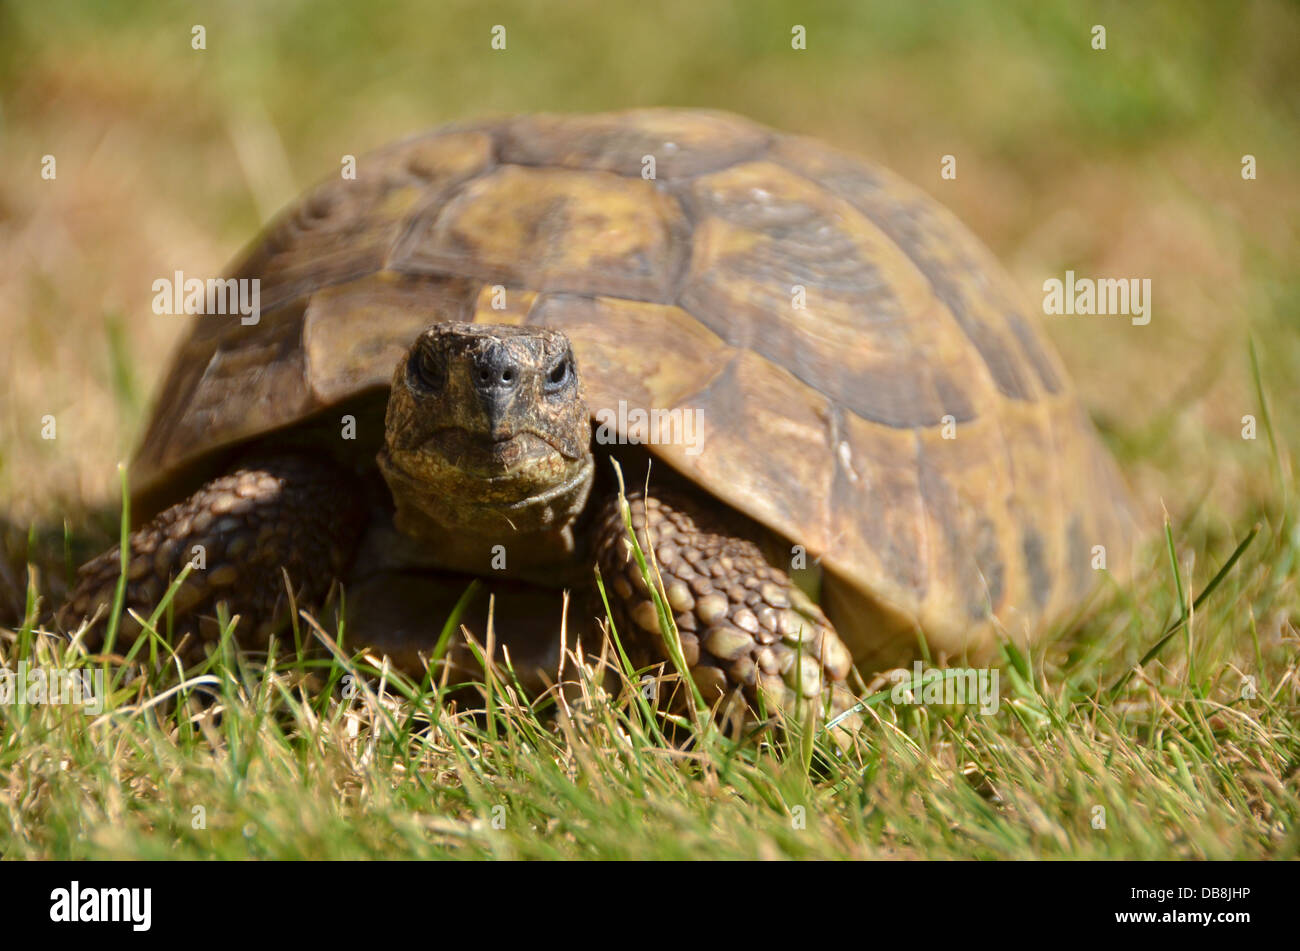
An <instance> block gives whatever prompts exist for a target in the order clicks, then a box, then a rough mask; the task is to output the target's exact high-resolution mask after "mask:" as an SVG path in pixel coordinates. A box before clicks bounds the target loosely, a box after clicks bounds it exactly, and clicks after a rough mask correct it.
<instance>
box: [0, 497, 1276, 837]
mask: <svg viewBox="0 0 1300 951" xmlns="http://www.w3.org/2000/svg"><path fill="white" fill-rule="evenodd" d="M1255 538H1256V535H1255V532H1252V533H1251V534H1250V535H1248V536H1247V537H1246V538H1245V539H1243V540H1242V542H1241V543H1240V544H1239V545H1238V546H1237V547H1236V549H1235V550H1234V551H1232V552H1231V553H1230V554H1228V555H1227V556H1226V558H1225V559H1224V561H1223V564H1222V567H1221V568H1220V569H1219V570H1217V571H1216V572H1215V573H1213V575H1212V577H1211V579H1210V580H1209V581H1208V583H1206V584H1205V586H1204V589H1203V590H1202V591H1201V593H1200V594H1199V595H1198V596H1197V597H1195V598H1191V599H1189V597H1188V596H1187V595H1188V593H1189V592H1190V590H1191V588H1190V585H1191V582H1192V581H1193V580H1195V579H1193V578H1184V577H1183V570H1182V569H1181V568H1180V567H1179V564H1178V561H1179V559H1178V557H1177V554H1176V552H1177V546H1176V545H1175V539H1174V535H1173V534H1172V531H1171V532H1170V534H1169V535H1168V542H1169V547H1168V550H1169V553H1170V561H1169V570H1168V572H1167V574H1166V575H1164V576H1163V577H1161V576H1160V575H1159V574H1157V573H1153V574H1152V575H1151V576H1150V577H1149V578H1147V579H1145V580H1144V581H1142V582H1139V583H1138V585H1137V586H1136V587H1135V588H1133V589H1131V590H1118V589H1115V590H1113V591H1112V592H1111V593H1110V596H1109V598H1110V601H1111V603H1110V604H1108V605H1105V606H1103V607H1101V608H1100V609H1099V610H1098V612H1097V613H1096V615H1095V616H1094V617H1093V618H1092V620H1090V621H1089V622H1088V623H1087V624H1086V625H1085V627H1084V628H1083V630H1082V631H1081V632H1078V633H1077V634H1076V635H1075V636H1074V637H1072V638H1069V639H1067V640H1064V641H1061V642H1058V643H1054V644H1050V645H1048V646H1047V647H1045V648H1043V649H1042V650H1041V651H1038V652H1035V653H1034V654H1032V655H1024V654H1022V653H1020V652H1018V651H1016V650H1015V649H1014V648H1012V647H1010V646H1008V647H1006V648H1005V651H1006V653H1005V657H1004V659H1005V661H1006V662H1005V664H1004V665H1003V668H1002V669H1003V671H1004V675H1005V677H1006V680H1007V686H1006V688H1005V689H1004V690H1003V697H1002V701H1001V704H1000V706H999V709H998V710H997V712H996V713H994V714H993V715H980V714H977V713H976V711H975V710H974V709H973V708H963V707H943V706H932V705H931V706H927V705H910V704H905V703H896V702H894V700H893V699H892V698H891V697H890V691H887V690H886V691H880V692H879V693H877V694H874V695H873V696H871V697H870V698H868V699H867V700H866V702H864V703H863V705H862V713H863V715H864V717H865V725H864V726H863V728H862V729H861V730H860V731H859V732H857V733H856V734H855V735H854V736H853V739H852V742H851V743H850V744H849V746H848V748H847V749H841V748H839V747H838V746H837V745H836V744H835V743H833V742H832V741H830V740H829V739H828V738H827V737H826V735H825V733H824V731H819V732H818V733H817V734H810V733H808V732H807V731H806V730H805V729H804V728H803V727H804V721H802V720H801V719H800V718H798V717H795V718H793V720H792V722H783V721H781V720H780V718H776V719H774V720H773V721H771V722H769V723H767V724H766V726H765V728H761V729H758V730H756V731H753V732H751V733H749V734H747V735H745V736H743V737H741V738H740V739H731V738H729V737H728V736H725V735H723V734H722V733H721V732H720V731H719V730H718V728H717V727H716V726H715V725H714V722H713V721H712V720H711V719H709V718H707V717H696V716H689V715H686V716H682V715H672V714H668V713H662V712H658V711H656V710H655V709H654V708H652V707H651V706H650V705H649V704H648V703H647V702H646V701H645V698H644V693H643V687H644V682H643V677H644V676H646V675H647V674H655V673H658V674H660V675H661V676H665V678H666V679H667V680H670V681H671V680H673V679H675V676H676V675H675V674H669V675H662V672H661V671H658V672H656V671H642V670H634V669H632V668H631V666H630V665H629V664H628V663H627V660H626V655H624V654H623V653H622V651H621V648H619V649H618V650H617V656H619V657H621V662H619V661H616V662H612V663H611V664H610V665H609V668H610V671H611V672H612V673H613V674H614V676H615V678H616V687H615V688H614V689H610V688H609V686H608V681H607V680H606V679H605V678H604V677H603V676H602V673H603V672H604V671H603V670H602V669H601V667H600V665H598V664H596V663H595V662H592V661H589V660H588V661H584V660H583V659H582V657H581V656H580V655H579V654H577V653H575V654H574V655H573V656H572V657H571V658H570V663H569V667H568V670H569V672H570V681H571V682H570V683H569V689H568V690H566V691H563V692H561V691H558V690H556V691H553V692H550V693H548V694H547V695H545V696H543V697H541V698H538V699H536V700H535V701H533V702H529V701H528V700H526V698H524V696H523V695H522V691H521V690H520V689H519V688H518V686H517V684H515V683H514V681H513V677H512V675H511V672H510V670H509V669H508V667H503V666H502V664H501V661H500V658H497V659H496V661H495V662H494V663H492V664H485V665H484V672H483V677H482V679H481V680H480V681H478V682H477V683H476V685H475V688H476V689H477V691H478V693H479V697H480V702H477V703H474V702H471V703H469V704H467V705H466V704H464V703H461V702H459V701H457V700H453V699H452V698H451V689H450V688H451V687H453V686H455V685H452V684H448V683H447V682H445V678H444V679H443V680H441V681H440V680H439V679H438V678H437V677H434V676H432V675H429V676H426V677H425V678H424V679H423V681H422V682H415V681H413V680H411V679H410V678H408V677H404V676H403V675H401V674H400V673H398V672H396V671H393V670H391V669H389V668H387V666H386V665H384V664H383V663H382V661H380V660H379V659H377V658H374V657H371V656H366V655H361V656H351V655H349V654H348V653H347V652H346V651H345V650H343V649H342V648H341V647H340V646H339V645H340V644H344V643H346V631H345V630H337V629H336V630H334V631H332V632H327V629H326V628H325V627H324V626H322V625H321V624H320V623H319V622H318V621H317V620H316V619H314V618H312V617H311V616H310V615H308V614H306V613H305V612H304V614H303V615H302V618H301V623H302V625H303V627H304V628H305V629H306V630H305V631H302V630H295V631H294V637H293V641H294V642H295V643H298V644H302V642H303V637H304V635H306V636H307V637H308V638H309V639H310V638H312V637H314V639H315V640H317V641H318V642H319V643H320V644H323V645H324V646H325V647H327V648H328V654H326V655H325V656H321V655H320V653H319V652H309V651H304V650H302V649H301V648H299V649H293V648H289V649H287V650H286V649H285V648H284V646H283V645H281V646H280V647H277V646H276V645H274V644H273V645H272V648H271V650H270V651H269V652H268V654H267V655H265V656H255V655H250V654H244V653H242V652H240V651H239V650H238V649H237V647H236V646H235V644H234V643H233V640H232V638H231V637H230V634H231V630H232V625H231V624H230V623H229V619H228V618H227V619H224V621H225V626H224V629H223V636H222V639H221V641H220V643H219V644H218V645H217V647H216V649H215V650H213V651H212V653H211V654H210V656H209V657H208V659H207V660H206V661H205V662H204V663H202V664H198V665H196V666H194V667H191V668H190V669H182V668H181V666H180V665H179V663H177V662H176V661H175V658H174V657H172V658H168V652H167V640H166V638H165V636H164V635H163V634H160V633H158V632H159V629H160V628H163V629H164V630H165V628H164V626H163V625H162V623H161V622H162V621H163V619H164V618H165V612H164V610H163V608H164V607H165V603H164V606H160V608H159V610H158V611H155V612H154V613H153V615H152V616H151V617H150V618H148V619H143V618H142V619H141V620H142V621H145V622H146V623H145V630H146V631H147V632H148V636H146V637H143V638H140V639H138V640H137V641H136V642H135V645H134V646H133V647H132V649H131V650H130V651H129V652H128V653H127V655H126V656H125V657H120V656H97V655H88V654H86V652H85V651H84V650H82V649H81V647H80V644H79V641H78V639H77V638H75V637H74V638H73V640H72V641H71V642H68V641H66V640H65V639H62V638H57V637H53V636H46V635H43V634H41V633H39V632H38V631H35V630H33V628H32V625H31V624H30V623H25V624H23V625H21V626H20V628H19V630H18V631H17V632H16V633H15V635H14V636H13V637H12V638H10V639H8V640H7V641H3V642H0V666H7V667H9V668H10V669H18V663H19V662H20V661H26V662H28V663H29V664H33V665H36V664H39V665H42V666H44V667H46V668H59V669H69V670H86V671H90V672H91V673H95V672H101V673H102V674H103V676H104V681H103V682H104V683H105V684H107V685H108V691H107V694H108V702H107V704H106V706H105V708H104V709H103V710H102V711H97V714H96V715H94V716H90V715H88V714H86V713H84V712H82V711H80V710H77V709H75V708H71V707H68V706H57V705H53V704H43V705H36V704H31V705H16V704H10V705H0V817H2V818H3V824H2V825H0V853H2V854H3V855H4V856H6V857H9V858H20V857H52V856H57V857H76V858H113V857H117V858H120V857H131V858H200V857H205V858H206V857H218V858H244V857H250V856H252V857H268V858H269V857H274V858H358V857H369V858H380V857H386V858H392V857H399V856H400V857H421V858H435V857H437V858H450V857H457V858H656V859H678V858H701V857H708V858H753V857H760V858H764V857H802V858H865V857H926V858H943V857H951V858H957V857H979V858H1042V857H1048V858H1050V857H1083V858H1123V857H1131V858H1153V857H1185V858H1256V857H1271V856H1290V855H1294V854H1296V851H1297V847H1298V846H1300V834H1298V833H1297V831H1296V818H1297V814H1298V813H1300V716H1298V714H1300V679H1298V677H1297V675H1298V674H1300V670H1298V669H1297V651H1296V644H1295V640H1294V634H1293V633H1292V634H1291V635H1290V636H1289V637H1288V638H1286V639H1277V640H1274V639H1271V638H1270V637H1269V636H1268V633H1267V631H1263V632H1262V631H1261V630H1260V625H1259V624H1258V619H1259V618H1263V617H1272V616H1273V615H1274V614H1275V612H1276V610H1277V609H1278V608H1279V607H1280V606H1283V607H1284V606H1285V605H1286V603H1287V602H1288V601H1289V599H1290V598H1291V596H1292V595H1293V594H1294V581H1295V567H1294V566H1295V563H1296V558H1297V555H1298V554H1300V551H1297V548H1298V543H1300V537H1298V536H1297V533H1296V532H1295V531H1294V520H1293V519H1291V518H1289V517H1283V518H1281V519H1280V520H1279V521H1278V523H1277V524H1276V525H1270V526H1267V527H1265V528H1263V529H1260V530H1259V539H1260V541H1261V542H1262V543H1261V544H1259V545H1254V544H1252V541H1253V540H1254V539H1255ZM643 570H645V571H647V572H648V571H649V569H648V568H647V567H646V566H643ZM174 590H175V588H174V587H173V591H174ZM169 595H170V592H169ZM165 600H166V599H164V602H165ZM32 601H33V604H34V601H35V598H34V595H33V599H32ZM1279 602H1281V603H1279ZM33 613H34V612H33ZM1162 618H1171V619H1172V620H1169V621H1167V622H1166V623H1164V624H1163V625H1161V624H1160V620H1161V619H1162ZM454 624H455V617H454V616H453V617H452V618H450V619H449V622H448V628H447V630H451V628H452V627H453V626H454ZM1243 624H1246V625H1248V630H1249V634H1250V637H1249V640H1248V641H1243V639H1241V638H1239V637H1236V636H1233V634H1234V633H1235V632H1236V631H1237V630H1238V628H1239V627H1241V626H1242V625H1243ZM1179 632H1182V633H1184V634H1185V638H1184V639H1183V640H1182V641H1181V642H1179V641H1175V640H1172V639H1173V638H1174V635H1176V634H1177V633H1179ZM667 634H668V632H667V631H666V632H665V635H666V636H667ZM146 643H147V644H148V649H147V650H144V649H142V648H143V647H144V645H145V644H146ZM1144 644H1149V645H1151V647H1150V649H1149V650H1147V651H1146V652H1145V653H1144V654H1143V655H1142V656H1141V657H1140V658H1135V657H1134V650H1135V649H1136V648H1137V647H1138V646H1140V645H1144ZM1162 647H1163V648H1164V650H1161V648H1162ZM1063 649H1064V650H1063ZM482 656H484V657H486V656H487V652H486V651H485V652H484V654H483V655H482ZM669 734H671V735H672V736H673V737H674V740H673V741H672V742H669V741H668V740H667V739H666V736H667V735H669ZM810 740H811V742H809V741H810Z"/></svg>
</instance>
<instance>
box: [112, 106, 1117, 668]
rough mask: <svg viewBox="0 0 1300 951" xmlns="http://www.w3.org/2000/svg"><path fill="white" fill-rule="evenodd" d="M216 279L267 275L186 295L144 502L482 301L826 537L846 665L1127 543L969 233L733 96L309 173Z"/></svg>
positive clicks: (1057, 394)
mask: <svg viewBox="0 0 1300 951" xmlns="http://www.w3.org/2000/svg"><path fill="white" fill-rule="evenodd" d="M232 276H233V277H235V278H257V279H260V297H261V317H260V320H259V321H258V322H257V323H256V324H249V325H244V324H243V323H241V322H240V320H239V319H238V317H223V316H205V317H201V318H199V319H197V320H196V325H195V327H194V330H193V331H192V333H191V334H190V336H189V337H188V339H187V340H185V342H184V343H183V344H182V345H181V347H180V349H179V351H178V352H177V354H176V356H175V359H174V362H173V366H172V369H171V372H170V374H169V376H168V377H167V379H166V382H165V384H164V386H163V389H162V393H161V397H160V399H159V401H158V403H157V408H156V409H155V411H154V415H153V418H152V421H151V423H150V425H149V427H148V431H147V433H146V435H145V438H144V441H143V444H142V446H141V448H140V450H139V454H138V458H137V460H136V463H135V465H134V467H133V470H132V475H133V479H134V482H133V485H134V488H135V489H136V491H137V493H138V494H139V495H140V496H142V497H143V496H149V497H152V498H162V499H165V500H166V501H174V500H175V499H176V497H178V496H179V494H180V492H179V486H178V484H177V481H178V479H179V473H181V472H183V471H192V469H193V466H194V464H195V463H198V462H201V461H202V460H203V459H204V458H205V457H210V456H211V454H213V453H214V452H216V451H217V450H221V449H225V448H229V447H231V446H233V445H235V444H240V443H243V442H245V441H247V440H250V439H252V438H254V437H260V436H264V435H266V434H268V433H271V432H273V431H279V430H282V429H284V428H286V427H294V426H295V424H297V423H300V422H301V421H303V420H305V419H307V418H309V417H312V416H314V415H316V414H318V413H320V412H321V411H323V410H328V409H331V408H333V407H336V406H338V405H339V404H341V403H343V402H344V401H346V400H349V399H351V398H354V397H358V396H360V395H361V394H363V393H376V394H377V395H376V399H377V400H378V401H379V402H382V396H381V395H378V394H379V393H381V391H385V390H386V388H387V386H388V384H389V381H390V378H391V376H392V372H393V367H394V366H395V365H396V363H397V361H398V359H399V358H400V357H401V355H402V354H403V352H404V350H405V349H406V347H407V346H408V345H409V343H410V341H411V340H412V339H413V338H414V336H415V335H416V333H417V332H418V331H419V330H420V329H421V328H423V327H425V326H427V325H428V324H430V323H434V322H438V321H443V320H473V321H479V322H485V323H496V324H501V323H506V324H509V323H523V324H543V325H546V326H550V327H554V328H557V329H560V330H563V331H564V332H566V333H567V334H568V335H569V337H570V338H571V340H572V343H573V347H574V351H575V353H576V355H577V359H578V364H579V367H580V370H581V373H582V376H583V380H584V385H585V388H586V393H587V398H588V402H589V405H590V407H591V409H592V411H593V413H596V412H598V411H599V410H602V409H610V410H611V411H612V410H614V409H615V408H617V407H618V406H619V402H620V401H625V403H626V405H627V406H628V407H642V408H647V409H649V408H654V409H674V408H681V409H686V410H696V409H698V410H699V411H700V412H699V415H698V416H697V417H696V418H697V419H699V421H700V426H701V431H700V433H699V436H700V442H699V443H698V444H697V445H696V446H694V447H692V446H690V445H684V444H682V443H680V442H679V443H666V444H657V445H652V446H650V447H649V448H650V450H651V451H652V452H653V453H654V454H655V456H656V457H657V458H658V459H660V460H662V461H663V462H664V463H666V464H667V465H669V466H671V467H672V468H673V469H675V470H677V471H678V472H679V473H682V474H683V475H685V476H687V477H688V478H689V479H691V480H693V481H694V482H695V483H697V484H698V485H700V486H701V487H703V488H704V489H705V490H707V491H708V492H710V493H712V494H713V495H714V496H716V497H717V498H719V499H721V500H723V501H724V502H726V503H727V504H729V505H730V506H732V507H734V508H735V509H737V510H739V511H741V512H742V513H745V514H746V515H748V516H750V517H751V518H753V519H755V520H757V521H758V522H760V523H762V524H763V525H765V526H767V527H768V528H769V529H771V530H773V531H775V532H776V533H779V535H780V536H783V537H784V538H785V539H786V540H787V541H788V543H789V544H790V545H791V546H792V548H793V546H800V547H797V548H793V553H794V556H795V557H796V558H797V556H798V555H799V554H800V553H801V552H806V553H807V557H808V559H809V561H813V560H814V559H820V560H821V563H822V565H823V567H824V568H826V569H828V572H827V579H826V588H825V591H824V597H825V598H826V599H829V600H832V601H835V602H837V605H836V607H835V608H834V610H836V612H837V613H838V614H839V615H840V617H839V618H838V619H837V621H836V623H837V625H838V626H839V627H840V629H841V633H842V635H843V636H844V637H845V639H846V641H847V642H848V643H849V645H850V647H852V648H853V650H854V652H855V656H857V657H858V658H859V660H860V661H861V660H863V659H864V658H871V657H875V658H877V659H879V658H882V657H884V656H885V655H887V654H889V653H890V649H891V645H892V647H897V646H898V645H900V644H910V645H912V646H914V645H915V635H916V630H917V629H918V628H919V629H920V630H921V631H924V633H925V635H926V636H927V637H928V638H929V639H930V641H931V644H932V645H937V646H938V647H940V648H942V649H944V650H947V651H951V652H959V651H962V650H966V651H967V652H968V653H969V652H971V651H972V649H973V650H974V652H975V653H977V654H978V653H980V652H981V649H983V648H987V647H988V646H989V645H990V644H991V643H992V641H993V632H994V631H995V630H1002V631H1005V632H1006V633H1008V634H1010V635H1011V636H1012V637H1014V638H1016V639H1018V640H1022V641H1023V640H1028V639H1030V638H1031V637H1033V636H1034V635H1035V634H1036V633H1038V632H1039V631H1040V630H1041V629H1042V628H1043V625H1044V623H1045V622H1046V621H1048V620H1050V619H1052V618H1056V617H1059V616H1060V615H1061V614H1062V613H1063V612H1064V611H1066V610H1068V609H1071V608H1073V607H1076V606H1077V605H1078V604H1079V603H1080V601H1081V600H1082V599H1083V598H1084V596H1085V595H1086V594H1087V593H1088V592H1089V590H1090V589H1091V588H1092V587H1093V584H1094V578H1095V577H1096V576H1097V573H1096V572H1095V571H1094V567H1095V565H1094V553H1095V551H1096V548H1095V546H1106V548H1107V549H1110V550H1111V551H1113V552H1116V553H1118V551H1119V550H1120V549H1121V547H1123V546H1124V545H1125V544H1126V543H1127V538H1128V533H1129V531H1130V524H1131V522H1130V514H1129V509H1128V505H1127V502H1126V496H1125V489H1124V487H1123V484H1122V482H1121V479H1120V477H1119V475H1118V472H1117V470H1116V468H1115V466H1114V463H1113V461H1112V460H1111V459H1110V458H1109V456H1108V455H1107V453H1106V452H1105V451H1104V449H1103V448H1102V446H1101V445H1100V443H1099V440H1098V439H1097V437H1096V434H1095V432H1094V431H1093V429H1092V426H1091V424H1090V423H1089V421H1088V419H1087V417H1086V415H1085V414H1084V412H1083V411H1082V409H1081V407H1080V404H1079V402H1078V400H1077V398H1076V396H1075V394H1074V393H1073V391H1072V388H1071V386H1070V384H1069V382H1068V380H1067V378H1066V374H1065V372H1064V370H1063V368H1062V365H1061V363H1060V362H1059V359H1058V358H1057V356H1056V355H1055V354H1054V353H1053V351H1052V348H1051V347H1050V346H1049V344H1048V343H1047V341H1046V340H1045V339H1044V337H1043V336H1042V335H1041V333H1040V332H1039V331H1038V330H1037V329H1036V328H1035V327H1034V325H1033V324H1032V323H1031V322H1030V321H1029V320H1028V319H1027V317H1026V312H1025V310H1024V309H1023V308H1022V305H1021V303H1020V300H1019V297H1018V295H1017V293H1016V291H1015V289H1014V287H1013V286H1012V284H1011V282H1010V280H1009V278H1008V277H1007V276H1005V274H1004V273H1003V271H1002V270H1001V268H1000V267H999V266H998V264H997V263H996V261H995V260H994V259H993V258H992V256H991V254H990V253H989V252H988V251H987V250H986V249H985V248H984V247H983V246H982V245H981V244H980V243H979V242H978V240H976V239H975V238H974V237H973V236H972V235H971V234H970V233H969V232H968V231H967V230H966V229H965V228H964V227H963V226H962V225H961V224H960V223H959V222H958V221H957V220H956V219H955V218H954V217H953V216H952V215H951V214H950V213H948V212H947V211H946V210H945V209H943V208H942V207H940V206H939V205H938V204H936V203H935V202H934V201H933V200H931V199H930V198H928V197H927V196H926V195H925V194H923V193H922V192H920V191H919V190H917V189H916V188H914V187H911V186H909V185H907V184H906V183H904V182H902V181H901V180H899V179H898V178H896V177H895V176H893V175H892V174H889V173H887V172H885V171H882V170H880V169H878V168H875V167H872V166H870V165H867V164H865V163H863V162H862V161H860V160H858V159H856V158H853V157H850V156H847V155H845V154H842V153H840V152H837V151H834V150H832V149H830V148H828V147H826V146H824V145H822V144H820V143H818V142H816V141H813V140H809V139H806V138H799V137H794V136H788V135H781V134H778V133H775V132H773V131H770V130H768V129H766V128H763V127H760V126H758V125H755V124H753V123H750V122H748V121H746V120H743V119H740V118H737V117H734V116H730V115H726V114H720V113H715V112H701V111H691V110H647V111H636V112H624V113H616V114H605V115H583V116H563V115H535V116H525V117H519V118H511V119H502V120H496V121H488V122H480V123H473V124H460V125H453V126H448V127H444V128H442V129H439V130H437V131H434V132H432V133H430V134H427V135H422V136H419V137H416V138H412V139H408V140H406V141H404V142H401V143H399V144H396V145H394V146H391V147H389V148H387V149H384V150H383V151H380V152H377V153H374V154H372V155H370V156H368V157H363V158H362V159H361V160H360V161H359V162H358V164H357V167H356V177H355V179H343V178H340V179H339V180H337V181H331V182H327V183H325V184H322V185H320V186H319V187H317V188H315V189H314V190H312V191H311V192H309V193H308V194H307V195H306V197H305V198H304V199H303V200H302V201H301V202H300V203H299V204H297V205H296V206H294V207H293V208H291V209H290V210H289V211H287V212H286V213H284V214H283V215H281V217H280V218H279V219H278V220H276V221H275V222H274V223H273V224H272V225H271V226H270V228H269V229H268V230H267V231H266V232H265V234H264V235H263V236H262V237H261V238H260V239H259V240H258V241H257V242H255V243H254V244H253V245H252V247H251V248H250V249H249V250H248V251H247V253H246V254H245V255H244V256H243V258H242V260H241V261H240V263H239V264H238V265H237V266H236V267H234V269H233V272H232ZM621 435H623V436H627V435H628V434H627V433H622V434H621ZM652 490H653V487H652ZM1112 567H1113V566H1112ZM846 615H852V616H853V617H854V618H856V619H857V621H856V622H848V621H846V619H845V616H846ZM832 616H833V617H834V616H835V615H832ZM984 652H985V653H987V651H984Z"/></svg>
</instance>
